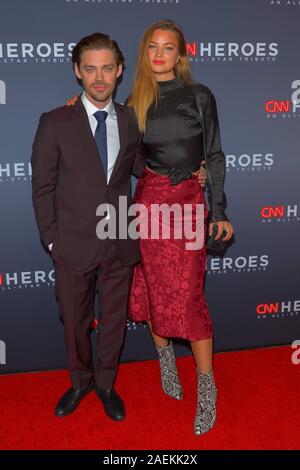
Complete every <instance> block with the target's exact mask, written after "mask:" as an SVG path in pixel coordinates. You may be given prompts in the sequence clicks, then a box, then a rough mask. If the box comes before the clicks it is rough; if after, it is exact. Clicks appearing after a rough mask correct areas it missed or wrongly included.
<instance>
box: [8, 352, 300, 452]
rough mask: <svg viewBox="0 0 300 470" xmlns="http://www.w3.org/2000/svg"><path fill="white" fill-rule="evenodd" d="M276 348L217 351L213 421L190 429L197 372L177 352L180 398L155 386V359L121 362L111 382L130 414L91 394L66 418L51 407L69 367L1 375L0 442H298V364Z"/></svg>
mask: <svg viewBox="0 0 300 470" xmlns="http://www.w3.org/2000/svg"><path fill="white" fill-rule="evenodd" d="M291 354H292V349H291V348H290V347H277V348H269V349H259V350H250V351H241V352H233V353H222V354H216V355H215V377H216V382H217V385H218V389H219V399H218V419H217V423H216V426H215V428H214V429H213V430H212V431H211V432H210V433H208V434H206V435H204V436H202V437H196V436H194V434H193V420H194V413H195V408H196V376H195V368H194V364H193V360H192V358H191V357H188V358H180V359H178V369H179V373H180V377H181V380H182V383H183V387H184V399H183V401H181V402H178V401H175V400H173V399H171V398H169V397H167V396H166V395H165V394H164V393H163V392H162V391H161V388H160V378H159V366H158V362H157V361H147V362H139V363H131V364H122V365H121V367H120V371H119V377H118V381H117V384H116V388H117V389H118V391H119V392H120V394H121V396H122V398H123V399H124V401H125V404H126V412H127V419H126V420H125V421H124V422H121V423H118V422H113V421H110V420H109V419H108V418H107V417H106V416H105V414H104V411H103V409H102V405H101V403H100V402H99V401H98V399H97V397H96V395H95V394H94V393H92V394H90V395H88V396H87V397H86V398H85V399H84V401H83V402H82V403H81V404H80V407H79V408H78V409H77V410H76V411H75V412H74V413H73V414H72V415H70V416H68V417H66V418H62V419H60V418H56V417H55V416H54V413H53V410H54V407H55V404H56V402H57V400H58V398H59V397H60V395H61V394H62V393H63V392H64V391H65V390H66V389H67V388H68V387H69V379H68V374H67V372H66V371H59V372H39V373H27V374H17V375H10V376H9V375H7V376H2V377H0V383H1V387H0V404H1V405H0V406H1V411H0V414H1V426H0V449H107V450H113V449H122V450H123V449H149V450H154V449H171V450H174V449H299V448H300V425H299V423H300V395H299V393H300V365H298V366H296V365H293V364H292V362H291Z"/></svg>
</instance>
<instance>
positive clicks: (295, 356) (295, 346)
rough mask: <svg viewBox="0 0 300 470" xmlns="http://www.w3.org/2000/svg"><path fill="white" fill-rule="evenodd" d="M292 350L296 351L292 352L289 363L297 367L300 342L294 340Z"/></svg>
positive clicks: (299, 361) (299, 356)
mask: <svg viewBox="0 0 300 470" xmlns="http://www.w3.org/2000/svg"><path fill="white" fill-rule="evenodd" d="M292 348H293V349H295V350H296V351H294V352H293V354H292V357H291V361H292V363H293V364H294V365H295V366H297V365H298V364H300V340H299V339H296V340H295V341H293V342H292Z"/></svg>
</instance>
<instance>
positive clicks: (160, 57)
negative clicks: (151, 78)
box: [148, 29, 179, 81]
mask: <svg viewBox="0 0 300 470" xmlns="http://www.w3.org/2000/svg"><path fill="white" fill-rule="evenodd" d="M178 47H179V44H178V39H177V37H176V35H175V34H174V33H172V32H171V31H165V30H162V29H156V30H155V31H154V32H153V34H152V38H151V41H150V43H149V49H148V54H149V59H150V63H151V68H152V71H153V73H154V74H155V78H156V80H158V81H159V80H171V79H172V78H174V77H175V73H174V68H175V65H176V63H177V61H178V59H179V50H178Z"/></svg>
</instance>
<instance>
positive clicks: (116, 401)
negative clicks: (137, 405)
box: [95, 387, 125, 421]
mask: <svg viewBox="0 0 300 470" xmlns="http://www.w3.org/2000/svg"><path fill="white" fill-rule="evenodd" d="M95 390H96V393H97V395H98V397H99V398H100V400H101V401H102V404H103V407H104V411H105V413H106V414H107V416H108V417H109V418H111V419H113V420H115V421H122V420H123V419H124V418H125V408H124V404H123V402H122V400H121V398H120V397H119V395H118V394H117V392H116V391H115V390H114V389H113V388H98V387H95Z"/></svg>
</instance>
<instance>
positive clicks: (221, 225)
mask: <svg viewBox="0 0 300 470" xmlns="http://www.w3.org/2000/svg"><path fill="white" fill-rule="evenodd" d="M214 225H216V226H217V227H218V232H217V235H216V236H215V240H219V238H221V236H222V233H223V231H225V232H226V235H225V236H224V238H223V239H222V240H223V241H224V242H226V241H228V240H230V238H231V237H232V235H233V234H234V230H233V226H232V224H231V223H230V222H228V221H227V220H222V221H220V222H212V223H210V224H209V228H208V234H209V235H211V234H212V233H213V228H214Z"/></svg>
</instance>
